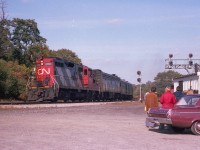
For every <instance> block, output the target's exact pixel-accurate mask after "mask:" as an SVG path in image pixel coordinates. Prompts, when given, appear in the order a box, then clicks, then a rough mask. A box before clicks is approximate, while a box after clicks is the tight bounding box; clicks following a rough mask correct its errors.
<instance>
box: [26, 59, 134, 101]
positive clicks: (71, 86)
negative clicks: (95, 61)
mask: <svg viewBox="0 0 200 150" xmlns="http://www.w3.org/2000/svg"><path fill="white" fill-rule="evenodd" d="M27 89H28V99H27V100H28V101H45V100H50V101H57V100H64V101H69V100H71V101H75V100H79V101H100V100H109V101H115V100H131V99H132V97H133V87H132V84H131V83H129V82H127V81H125V80H122V79H120V78H119V77H118V76H116V75H114V74H107V73H105V72H103V71H101V70H99V69H91V68H89V67H87V66H85V65H80V64H75V63H72V62H70V61H68V60H66V59H61V58H57V57H47V58H43V57H42V58H40V59H37V60H36V67H35V77H34V76H32V77H30V80H29V82H28V84H27Z"/></svg>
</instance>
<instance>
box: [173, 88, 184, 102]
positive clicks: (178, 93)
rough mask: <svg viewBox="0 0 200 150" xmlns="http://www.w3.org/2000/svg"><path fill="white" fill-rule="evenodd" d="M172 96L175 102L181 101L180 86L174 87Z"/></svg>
mask: <svg viewBox="0 0 200 150" xmlns="http://www.w3.org/2000/svg"><path fill="white" fill-rule="evenodd" d="M174 96H175V97H176V101H177V102H178V101H179V100H180V99H181V97H183V96H184V94H183V92H182V90H181V87H180V86H177V87H176V92H174Z"/></svg>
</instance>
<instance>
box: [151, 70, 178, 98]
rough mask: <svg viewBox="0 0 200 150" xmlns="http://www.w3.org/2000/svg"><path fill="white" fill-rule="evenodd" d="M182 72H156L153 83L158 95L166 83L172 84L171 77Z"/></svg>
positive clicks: (175, 76)
mask: <svg viewBox="0 0 200 150" xmlns="http://www.w3.org/2000/svg"><path fill="white" fill-rule="evenodd" d="M181 76H182V74H180V73H178V72H175V71H172V70H169V71H166V72H165V71H164V72H160V73H158V74H157V76H156V77H155V78H154V84H155V87H156V89H157V92H158V95H159V96H160V95H161V94H162V93H163V92H164V89H165V87H166V86H167V85H173V79H174V78H177V77H181Z"/></svg>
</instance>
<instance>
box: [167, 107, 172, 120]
mask: <svg viewBox="0 0 200 150" xmlns="http://www.w3.org/2000/svg"><path fill="white" fill-rule="evenodd" d="M171 115H172V109H169V110H168V112H167V114H166V116H167V118H169V119H170V118H171Z"/></svg>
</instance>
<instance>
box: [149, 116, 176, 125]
mask: <svg viewBox="0 0 200 150" xmlns="http://www.w3.org/2000/svg"><path fill="white" fill-rule="evenodd" d="M161 123H163V124H172V121H171V119H169V118H158V117H147V118H146V126H147V127H156V126H159V125H160V124H161Z"/></svg>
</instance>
